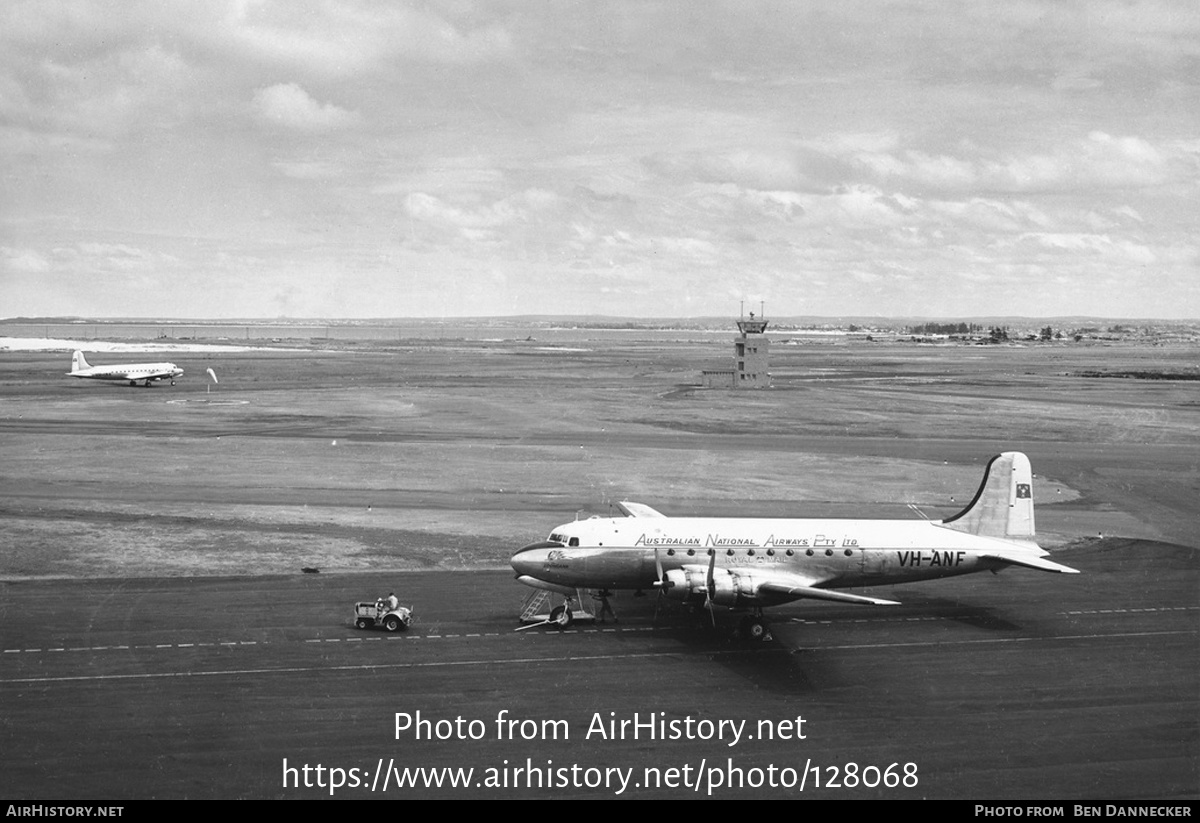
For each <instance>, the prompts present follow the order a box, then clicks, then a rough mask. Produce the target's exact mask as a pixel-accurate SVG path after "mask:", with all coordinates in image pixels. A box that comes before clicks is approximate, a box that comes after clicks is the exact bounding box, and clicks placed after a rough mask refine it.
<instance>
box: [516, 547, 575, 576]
mask: <svg viewBox="0 0 1200 823" xmlns="http://www.w3.org/2000/svg"><path fill="white" fill-rule="evenodd" d="M561 548H562V543H555V542H554V541H552V540H543V541H542V542H540V543H530V544H529V545H528V546H526V547H525V548H523V549H520V550H518V551H517V553H516V554H514V555H513V556H512V560H510V561H509V562H510V563H511V564H512V567H513V571H515V572H516V573H517V574H518V575H523V574H528V575H534V576H536V575H537V573H538V572H539V571H541V570H542V567H543V566H545V565H546V560H547V558H548V555H549V554H550V550H551V549H561Z"/></svg>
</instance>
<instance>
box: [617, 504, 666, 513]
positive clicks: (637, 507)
mask: <svg viewBox="0 0 1200 823" xmlns="http://www.w3.org/2000/svg"><path fill="white" fill-rule="evenodd" d="M617 508H618V509H620V510H621V511H622V512H624V513H625V516H626V517H666V515H665V514H663V513H662V512H660V511H658V510H657V509H652V508H650V507H649V506H647V505H646V504H645V503H632V502H630V501H628V500H622V501H621V502H620V503H618V504H617Z"/></svg>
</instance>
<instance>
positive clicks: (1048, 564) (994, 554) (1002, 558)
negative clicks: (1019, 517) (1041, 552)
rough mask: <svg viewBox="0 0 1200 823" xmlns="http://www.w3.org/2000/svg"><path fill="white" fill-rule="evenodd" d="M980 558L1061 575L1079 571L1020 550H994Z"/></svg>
mask: <svg viewBox="0 0 1200 823" xmlns="http://www.w3.org/2000/svg"><path fill="white" fill-rule="evenodd" d="M981 557H983V558H985V559H987V560H996V561H999V562H1000V563H1008V564H1010V565H1013V566H1024V567H1025V568H1027V569H1037V570H1038V571H1043V572H1059V573H1061V574H1079V569H1072V568H1071V567H1070V566H1064V565H1063V564H1062V563H1055V562H1054V561H1053V560H1049V559H1047V558H1045V557H1039V556H1037V555H1035V554H1031V553H1029V552H1026V551H1021V550H1020V549H1018V550H1016V551H1012V552H1006V551H1003V550H996V551H990V552H986V553H984V554H982V555H981Z"/></svg>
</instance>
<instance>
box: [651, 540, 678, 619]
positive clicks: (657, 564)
mask: <svg viewBox="0 0 1200 823" xmlns="http://www.w3.org/2000/svg"><path fill="white" fill-rule="evenodd" d="M654 573H655V574H656V575H657V576H658V577H657V579H656V580H655V581H654V588H656V589H658V597H656V598H655V599H654V620H653V622H654V623H657V622H658V608H659V606H661V605H662V599H663V595H664V594H666V593H667V589H669V588H671V587H672V586H674V585H675V584H674V583H672V582H671V581H670V580H668V579H667V573H666V572H664V571H663V564H662V558H661V557H659V556H658V546H655V547H654Z"/></svg>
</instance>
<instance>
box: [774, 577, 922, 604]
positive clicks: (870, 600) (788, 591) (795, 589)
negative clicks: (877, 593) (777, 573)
mask: <svg viewBox="0 0 1200 823" xmlns="http://www.w3.org/2000/svg"><path fill="white" fill-rule="evenodd" d="M758 590H759V591H760V592H769V593H771V594H779V595H786V596H788V597H794V598H796V599H797V600H799V599H801V598H808V599H810V600H833V601H835V602H838V603H857V604H859V605H864V606H899V605H900V603H899V602H898V601H895V600H884V599H882V598H879V597H865V596H864V595H861V594H849V593H847V592H839V591H834V590H833V589H818V588H817V587H816V586H799V585H792V584H790V583H786V582H775V581H767V582H765V583H763V584H761V585H760V586H759V587H758Z"/></svg>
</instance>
